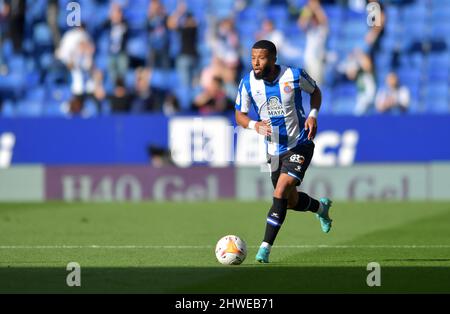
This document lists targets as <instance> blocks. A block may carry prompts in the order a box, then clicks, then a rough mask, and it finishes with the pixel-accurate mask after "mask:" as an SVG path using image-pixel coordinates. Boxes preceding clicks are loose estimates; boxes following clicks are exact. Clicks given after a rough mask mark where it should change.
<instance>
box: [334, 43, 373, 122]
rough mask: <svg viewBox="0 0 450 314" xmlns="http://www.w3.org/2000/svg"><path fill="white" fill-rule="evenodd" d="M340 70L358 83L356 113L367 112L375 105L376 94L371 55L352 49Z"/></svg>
mask: <svg viewBox="0 0 450 314" xmlns="http://www.w3.org/2000/svg"><path fill="white" fill-rule="evenodd" d="M340 68H341V69H340V71H342V72H343V73H345V75H346V77H347V79H349V80H350V81H354V82H355V84H356V89H357V94H356V106H355V108H354V114H355V115H358V116H359V115H363V114H367V113H368V112H369V110H370V109H371V108H372V107H373V105H374V101H375V94H376V83H375V76H374V73H373V65H372V62H371V59H370V57H369V55H367V54H366V53H364V52H363V51H362V50H360V49H355V50H354V51H352V52H351V53H350V54H349V55H348V57H347V59H346V60H345V61H344V62H343V63H341V65H340Z"/></svg>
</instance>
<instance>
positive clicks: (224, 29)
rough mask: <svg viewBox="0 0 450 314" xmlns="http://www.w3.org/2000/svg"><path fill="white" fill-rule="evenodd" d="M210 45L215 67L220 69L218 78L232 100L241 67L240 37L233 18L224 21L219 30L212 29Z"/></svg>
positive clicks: (220, 23) (221, 22)
mask: <svg viewBox="0 0 450 314" xmlns="http://www.w3.org/2000/svg"><path fill="white" fill-rule="evenodd" d="M212 32H213V35H212V38H211V37H210V45H211V49H212V52H213V56H212V58H213V61H212V63H213V67H217V68H219V71H218V72H219V73H217V75H218V76H220V77H221V79H222V81H223V83H224V88H225V90H226V92H227V94H228V96H229V97H230V98H231V95H234V94H235V93H236V87H237V82H236V80H237V72H238V70H239V66H240V56H239V35H238V33H237V31H236V29H235V28H234V20H233V19H232V18H225V19H222V20H221V21H220V22H219V24H218V27H217V29H215V28H213V29H212Z"/></svg>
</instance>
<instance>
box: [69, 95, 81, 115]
mask: <svg viewBox="0 0 450 314" xmlns="http://www.w3.org/2000/svg"><path fill="white" fill-rule="evenodd" d="M68 105H69V108H68V113H69V114H70V115H79V114H81V111H82V110H83V107H84V99H83V97H82V96H72V98H71V99H70V101H69V104H68Z"/></svg>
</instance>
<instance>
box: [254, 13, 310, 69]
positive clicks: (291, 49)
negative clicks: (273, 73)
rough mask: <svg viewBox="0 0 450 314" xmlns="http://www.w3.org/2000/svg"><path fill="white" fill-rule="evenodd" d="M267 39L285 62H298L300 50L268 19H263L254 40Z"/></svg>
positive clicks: (300, 54) (300, 55)
mask: <svg viewBox="0 0 450 314" xmlns="http://www.w3.org/2000/svg"><path fill="white" fill-rule="evenodd" d="M263 39H265V40H269V41H271V42H273V43H274V44H275V46H276V47H277V51H279V57H280V59H282V60H284V61H285V62H287V63H293V64H298V62H299V60H300V59H301V57H302V50H301V48H299V47H295V46H294V45H292V44H291V43H290V42H289V40H288V38H286V36H285V35H284V33H283V32H282V31H281V30H279V29H277V28H276V27H275V25H274V23H273V21H272V20H270V19H264V20H263V22H262V25H261V31H260V32H258V33H257V34H256V40H257V41H258V40H263Z"/></svg>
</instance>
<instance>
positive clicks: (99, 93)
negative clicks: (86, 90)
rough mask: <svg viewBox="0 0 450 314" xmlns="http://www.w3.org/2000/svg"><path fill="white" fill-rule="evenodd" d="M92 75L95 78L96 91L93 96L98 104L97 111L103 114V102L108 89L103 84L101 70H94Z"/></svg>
mask: <svg viewBox="0 0 450 314" xmlns="http://www.w3.org/2000/svg"><path fill="white" fill-rule="evenodd" d="M92 76H93V80H94V91H93V93H92V95H91V97H92V98H93V100H94V102H95V104H96V106H97V113H98V114H102V102H103V101H104V100H105V98H106V91H105V88H104V84H103V81H104V79H103V73H102V71H100V70H94V72H93V75H92Z"/></svg>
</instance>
